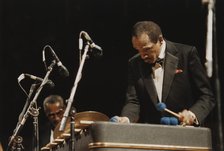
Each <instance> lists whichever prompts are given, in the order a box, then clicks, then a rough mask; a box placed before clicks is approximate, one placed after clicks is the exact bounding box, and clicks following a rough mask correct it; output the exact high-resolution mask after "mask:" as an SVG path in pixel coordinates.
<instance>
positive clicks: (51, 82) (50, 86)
mask: <svg viewBox="0 0 224 151" xmlns="http://www.w3.org/2000/svg"><path fill="white" fill-rule="evenodd" d="M46 86H47V87H48V88H53V87H55V84H54V82H53V81H51V80H48V81H47V83H46Z"/></svg>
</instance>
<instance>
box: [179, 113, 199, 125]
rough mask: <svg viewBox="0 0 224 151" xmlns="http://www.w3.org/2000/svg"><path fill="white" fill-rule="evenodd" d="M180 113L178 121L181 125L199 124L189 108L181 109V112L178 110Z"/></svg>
mask: <svg viewBox="0 0 224 151" xmlns="http://www.w3.org/2000/svg"><path fill="white" fill-rule="evenodd" d="M179 115H180V118H179V119H180V121H181V124H182V125H193V124H197V125H198V124H199V123H198V120H197V118H196V116H195V114H194V113H193V112H191V111H190V110H186V109H185V110H183V111H182V112H179Z"/></svg>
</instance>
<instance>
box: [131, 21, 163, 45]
mask: <svg viewBox="0 0 224 151" xmlns="http://www.w3.org/2000/svg"><path fill="white" fill-rule="evenodd" d="M144 33H145V34H147V35H148V36H149V39H150V40H151V41H152V42H154V43H156V42H157V41H158V40H159V36H161V35H162V31H161V28H160V27H159V25H157V24H156V23H154V22H153V21H140V22H137V23H136V24H135V25H134V26H133V29H132V36H135V37H138V36H140V35H142V34H144Z"/></svg>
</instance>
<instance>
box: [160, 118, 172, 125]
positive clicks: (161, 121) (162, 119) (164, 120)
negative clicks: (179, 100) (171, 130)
mask: <svg viewBox="0 0 224 151" xmlns="http://www.w3.org/2000/svg"><path fill="white" fill-rule="evenodd" d="M160 124H164V125H170V124H171V121H170V118H169V117H162V118H161V119H160Z"/></svg>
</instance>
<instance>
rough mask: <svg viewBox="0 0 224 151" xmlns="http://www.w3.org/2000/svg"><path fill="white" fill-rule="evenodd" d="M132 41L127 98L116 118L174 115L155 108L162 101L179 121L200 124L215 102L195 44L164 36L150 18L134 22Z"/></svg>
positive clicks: (149, 120) (147, 118)
mask: <svg viewBox="0 0 224 151" xmlns="http://www.w3.org/2000/svg"><path fill="white" fill-rule="evenodd" d="M132 44H133V47H134V48H135V49H136V50H137V51H138V54H136V55H135V56H133V57H132V58H131V59H130V60H129V73H128V88H127V94H126V96H127V100H126V104H125V106H124V107H123V109H122V112H121V116H120V117H118V116H116V121H118V122H121V123H127V122H141V123H152V124H159V123H160V122H161V118H162V117H171V116H174V115H172V114H170V113H168V112H166V111H165V110H162V111H159V110H158V107H157V105H158V103H162V104H165V105H166V108H167V109H169V110H171V111H173V112H175V113H177V114H178V116H179V117H178V120H179V122H180V123H182V124H183V123H184V124H185V125H200V124H202V123H203V121H204V120H205V118H206V117H207V115H208V114H209V113H210V111H211V110H212V109H213V107H214V105H215V103H214V97H213V92H212V90H211V87H210V84H209V80H208V78H207V76H206V72H205V70H204V67H203V66H202V64H201V62H200V59H199V57H198V54H197V50H196V48H195V47H194V46H189V45H185V44H180V43H174V42H171V41H168V40H166V39H164V37H163V35H162V32H161V29H160V27H159V26H158V25H157V24H156V23H154V22H152V21H141V22H137V23H136V24H135V25H134V26H133V33H132Z"/></svg>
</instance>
